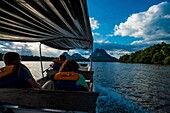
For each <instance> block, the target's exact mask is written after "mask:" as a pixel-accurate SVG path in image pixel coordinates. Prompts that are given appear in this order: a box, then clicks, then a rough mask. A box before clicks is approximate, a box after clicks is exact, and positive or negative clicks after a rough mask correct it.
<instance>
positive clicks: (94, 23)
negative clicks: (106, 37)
mask: <svg viewBox="0 0 170 113" xmlns="http://www.w3.org/2000/svg"><path fill="white" fill-rule="evenodd" d="M90 25H91V28H92V30H95V29H98V28H99V25H100V24H99V22H98V21H97V20H95V19H94V17H92V18H90Z"/></svg>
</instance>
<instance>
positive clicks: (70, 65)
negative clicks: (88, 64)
mask: <svg viewBox="0 0 170 113" xmlns="http://www.w3.org/2000/svg"><path fill="white" fill-rule="evenodd" d="M78 69H79V64H78V63H77V62H76V61H74V60H67V61H65V62H64V63H63V64H62V66H61V68H60V70H59V71H60V72H70V71H77V70H78Z"/></svg>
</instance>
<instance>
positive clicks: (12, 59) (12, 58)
mask: <svg viewBox="0 0 170 113" xmlns="http://www.w3.org/2000/svg"><path fill="white" fill-rule="evenodd" d="M2 59H3V61H4V62H5V64H6V65H14V64H17V63H20V61H21V57H20V55H19V54H18V53H16V52H8V53H5V54H4V55H3V56H2Z"/></svg>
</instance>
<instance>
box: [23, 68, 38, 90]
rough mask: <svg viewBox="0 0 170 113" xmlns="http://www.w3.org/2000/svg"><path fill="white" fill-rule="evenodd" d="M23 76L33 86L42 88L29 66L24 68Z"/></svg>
mask: <svg viewBox="0 0 170 113" xmlns="http://www.w3.org/2000/svg"><path fill="white" fill-rule="evenodd" d="M21 76H22V77H23V78H24V80H27V82H28V83H29V84H30V86H31V87H32V88H41V85H40V84H39V83H37V82H36V81H35V79H34V78H33V76H32V74H31V72H30V71H29V69H28V68H27V67H23V68H22V70H21Z"/></svg>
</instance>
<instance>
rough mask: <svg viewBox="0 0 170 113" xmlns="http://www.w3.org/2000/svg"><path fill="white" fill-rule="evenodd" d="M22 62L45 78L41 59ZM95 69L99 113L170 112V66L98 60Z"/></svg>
mask: <svg viewBox="0 0 170 113" xmlns="http://www.w3.org/2000/svg"><path fill="white" fill-rule="evenodd" d="M22 63H24V64H25V65H26V66H27V67H28V68H29V69H30V71H31V72H32V74H33V76H34V77H35V79H39V78H41V72H40V70H41V69H40V62H26V61H25V62H22ZM50 63H51V62H43V67H44V69H46V68H48V67H49V64H50ZM2 66H4V64H3V63H2V62H0V67H2ZM93 70H94V83H95V91H96V92H99V94H100V95H99V97H98V100H97V112H98V113H134V112H135V113H146V112H148V113H170V66H163V65H152V64H129V63H127V64H126V63H118V62H94V63H93Z"/></svg>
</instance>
